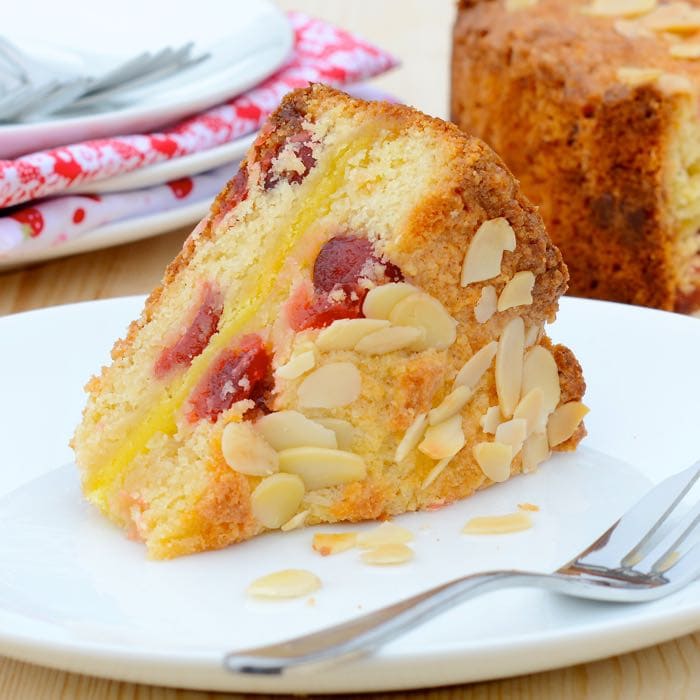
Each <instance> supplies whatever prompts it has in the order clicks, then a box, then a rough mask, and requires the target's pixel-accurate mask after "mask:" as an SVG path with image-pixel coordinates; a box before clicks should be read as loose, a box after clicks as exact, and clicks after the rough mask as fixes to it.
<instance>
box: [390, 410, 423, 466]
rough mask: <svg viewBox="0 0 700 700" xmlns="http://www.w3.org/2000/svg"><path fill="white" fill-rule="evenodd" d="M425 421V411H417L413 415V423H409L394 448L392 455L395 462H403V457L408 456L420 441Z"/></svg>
mask: <svg viewBox="0 0 700 700" xmlns="http://www.w3.org/2000/svg"><path fill="white" fill-rule="evenodd" d="M427 423H428V414H427V413H419V414H418V415H417V416H416V417H415V419H414V420H413V423H411V425H410V426H409V427H408V429H407V430H406V432H405V433H404V435H403V437H402V438H401V442H400V443H399V445H398V447H397V448H396V455H395V456H394V460H395V461H396V463H397V464H398V463H400V462H403V461H404V459H406V457H408V455H409V454H410V452H411V451H412V450H413V449H414V448H415V447H416V445H417V444H418V443H419V442H420V440H421V438H422V437H423V433H424V432H425V427H426V425H427Z"/></svg>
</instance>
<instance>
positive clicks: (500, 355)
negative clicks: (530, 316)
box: [496, 316, 525, 418]
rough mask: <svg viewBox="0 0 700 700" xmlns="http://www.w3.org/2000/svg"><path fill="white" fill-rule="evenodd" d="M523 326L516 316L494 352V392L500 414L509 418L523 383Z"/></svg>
mask: <svg viewBox="0 0 700 700" xmlns="http://www.w3.org/2000/svg"><path fill="white" fill-rule="evenodd" d="M524 351H525V324H524V322H523V319H522V318H520V317H519V316H517V317H516V318H513V319H511V320H510V321H509V322H508V325H507V326H506V327H505V328H504V329H503V333H502V334H501V337H500V339H499V341H498V350H497V351H496V392H497V393H498V403H499V405H500V407H501V413H502V414H503V415H504V416H505V417H506V418H510V417H511V416H512V415H513V412H514V411H515V408H516V406H517V405H518V402H519V401H520V391H521V388H522V381H523V353H524Z"/></svg>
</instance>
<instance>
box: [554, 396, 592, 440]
mask: <svg viewBox="0 0 700 700" xmlns="http://www.w3.org/2000/svg"><path fill="white" fill-rule="evenodd" d="M587 413H588V408H587V407H586V406H584V405H583V404H582V403H581V402H580V401H569V403H565V404H563V405H562V406H559V408H557V410H556V411H554V413H552V415H551V416H550V417H549V422H548V423H547V438H548V440H549V446H550V447H556V446H557V445H561V444H562V442H566V441H567V440H568V439H569V438H570V437H571V436H572V435H573V434H574V433H575V432H576V428H578V427H579V425H581V421H582V420H583V419H584V417H585V415H586V414H587Z"/></svg>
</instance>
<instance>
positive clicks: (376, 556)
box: [362, 544, 413, 566]
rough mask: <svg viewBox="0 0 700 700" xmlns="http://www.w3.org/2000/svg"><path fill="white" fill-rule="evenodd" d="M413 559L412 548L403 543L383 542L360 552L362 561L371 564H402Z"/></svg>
mask: <svg viewBox="0 0 700 700" xmlns="http://www.w3.org/2000/svg"><path fill="white" fill-rule="evenodd" d="M411 559H413V550H412V549H411V548H410V547H408V546H407V545H405V544H383V545H382V546H381V547H377V548H376V549H370V550H368V551H366V552H363V553H362V561H363V562H365V564H372V565H373V566H391V565H395V564H404V563H405V562H407V561H410V560H411Z"/></svg>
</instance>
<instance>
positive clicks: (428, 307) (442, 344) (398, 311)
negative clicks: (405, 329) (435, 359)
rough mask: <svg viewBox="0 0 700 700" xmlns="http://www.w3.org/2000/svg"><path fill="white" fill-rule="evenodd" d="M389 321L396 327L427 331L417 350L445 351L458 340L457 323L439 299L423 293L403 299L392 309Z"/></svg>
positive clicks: (417, 345) (416, 346) (417, 344)
mask: <svg viewBox="0 0 700 700" xmlns="http://www.w3.org/2000/svg"><path fill="white" fill-rule="evenodd" d="M389 320H390V321H391V322H392V323H393V324H394V325H396V326H412V327H413V328H421V329H422V330H424V331H425V337H424V338H423V339H422V340H421V341H418V342H417V343H416V345H415V348H416V350H426V349H428V348H435V349H436V350H444V349H445V348H449V347H450V345H452V343H454V342H455V340H456V339H457V321H455V320H454V318H452V316H450V314H448V313H447V310H446V309H445V307H444V306H443V305H442V304H441V303H440V302H439V301H438V300H437V299H435V298H433V297H431V296H430V295H428V294H425V293H423V292H418V293H416V294H410V295H409V296H407V297H405V298H404V299H402V300H401V301H400V302H399V303H398V304H396V306H394V308H393V309H392V311H391V313H390V314H389Z"/></svg>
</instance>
